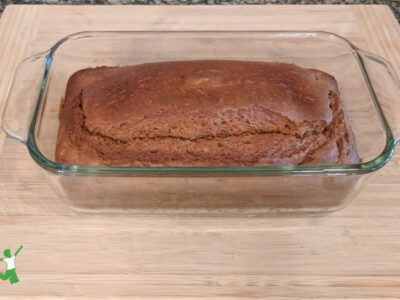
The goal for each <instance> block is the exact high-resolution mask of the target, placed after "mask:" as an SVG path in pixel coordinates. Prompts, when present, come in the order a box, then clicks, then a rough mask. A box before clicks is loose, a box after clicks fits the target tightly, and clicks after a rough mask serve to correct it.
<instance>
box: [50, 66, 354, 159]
mask: <svg viewBox="0 0 400 300" xmlns="http://www.w3.org/2000/svg"><path fill="white" fill-rule="evenodd" d="M318 153H320V154H318ZM321 156H322V157H321ZM56 160H57V161H58V162H60V163H66V164H83V165H129V166H153V165H157V166H208V165H212V166H224V165H271V164H273V165H275V164H278V165H281V164H301V163H329V164H331V163H346V162H357V161H358V157H357V155H356V151H355V144H354V139H353V136H352V134H351V130H350V128H349V124H348V122H347V120H346V118H345V115H344V113H343V109H342V105H341V102H340V99H339V93H338V89H337V85H336V81H335V79H334V78H333V77H332V76H330V75H328V74H326V73H324V72H321V71H317V70H313V69H303V68H300V67H298V66H295V65H293V64H285V63H269V62H243V61H212V60H210V61H178V62H163V63H148V64H142V65H135V66H127V67H101V68H95V69H85V70H81V71H78V72H77V73H75V74H74V75H73V76H71V78H70V80H69V82H68V85H67V90H66V95H65V102H64V109H63V111H62V112H61V114H60V130H59V136H58V141H57V150H56Z"/></svg>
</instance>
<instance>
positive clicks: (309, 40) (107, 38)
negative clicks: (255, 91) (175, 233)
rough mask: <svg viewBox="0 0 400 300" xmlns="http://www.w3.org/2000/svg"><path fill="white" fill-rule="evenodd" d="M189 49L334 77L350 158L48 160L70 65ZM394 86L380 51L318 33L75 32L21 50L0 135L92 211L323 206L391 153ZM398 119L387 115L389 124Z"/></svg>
mask: <svg viewBox="0 0 400 300" xmlns="http://www.w3.org/2000/svg"><path fill="white" fill-rule="evenodd" d="M197 59H219V60H220V59H229V60H255V61H279V62H288V63H294V64H297V65H299V66H302V67H305V68H315V69H319V70H322V71H325V72H327V73H329V74H331V75H333V76H334V77H335V78H336V80H337V82H338V85H339V89H340V92H341V98H342V101H343V103H344V107H345V109H346V111H347V114H348V116H349V118H350V122H351V126H352V130H353V132H354V135H355V139H356V143H357V148H358V152H359V155H360V158H361V163H360V164H351V165H318V166H280V167H276V166H265V167H196V168H194V167H193V168H190V167H179V168H171V167H89V166H73V165H61V164H57V163H55V162H54V153H55V145H56V137H57V131H58V113H59V106H60V102H61V99H62V97H63V95H64V92H65V88H66V83H67V80H68V78H69V76H71V75H72V74H73V73H74V72H75V71H77V70H79V69H83V68H87V67H95V66H105V65H107V66H115V65H120V66H122V65H132V64H140V63H145V62H156V61H171V60H197ZM399 100H400V90H399V84H398V81H397V79H396V78H395V77H394V72H393V69H392V67H391V66H390V65H389V63H388V62H386V61H385V60H383V59H381V58H379V57H377V56H375V55H372V54H368V53H366V52H364V51H361V50H360V49H358V48H357V47H355V46H354V45H353V44H351V43H350V42H349V41H347V40H346V39H344V38H342V37H340V36H337V35H335V34H332V33H327V32H306V31H246V32H237V31H235V32H221V31H210V32H81V33H76V34H72V35H70V36H67V37H65V38H64V39H62V40H60V41H59V42H57V43H56V44H55V45H54V46H53V47H52V48H51V49H49V50H48V51H45V52H43V53H39V54H37V55H34V56H31V57H29V58H27V59H25V60H24V61H23V62H22V63H21V64H20V66H19V67H18V70H17V72H16V75H15V78H14V81H13V84H12V88H11V91H10V94H9V97H8V99H7V103H6V107H5V110H4V112H3V120H2V128H3V130H4V131H5V133H6V134H7V135H8V136H9V137H11V138H14V139H16V140H17V141H19V142H21V143H23V144H25V145H26V147H27V148H28V150H29V153H30V154H31V156H32V158H33V159H34V161H36V163H37V164H38V165H39V166H41V167H42V168H43V169H44V170H45V173H46V174H47V178H48V180H49V183H50V184H51V185H52V186H53V187H54V189H55V191H56V192H57V194H58V195H59V197H60V198H62V199H63V200H65V201H66V203H67V204H68V205H69V206H70V207H73V208H75V209H79V210H82V211H87V212H89V211H96V212H99V211H101V212H112V211H115V212H131V213H206V214H232V213H234V214H236V213H237V214H251V215H253V214H257V215H258V214H268V213H288V212H289V213H290V212H292V213H323V212H329V211H334V210H337V209H339V208H341V207H343V206H344V205H345V204H346V203H347V202H348V201H349V200H351V199H353V198H354V197H355V196H356V195H357V194H358V193H359V192H360V190H361V189H362V188H363V186H364V185H365V182H366V180H367V179H368V178H369V177H370V175H371V174H373V173H375V171H376V170H378V169H379V168H381V167H383V166H384V165H385V164H386V163H387V162H388V161H389V159H390V158H391V156H392V154H393V151H394V149H395V145H396V143H397V141H398V137H399V131H398V129H399V124H398V121H397V120H396V115H397V112H398V111H399ZM396 122H397V123H396Z"/></svg>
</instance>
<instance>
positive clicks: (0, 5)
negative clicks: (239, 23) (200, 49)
mask: <svg viewBox="0 0 400 300" xmlns="http://www.w3.org/2000/svg"><path fill="white" fill-rule="evenodd" d="M8 4H51V5H55V4H86V5H88V4H89V5H90V4H93V5H96V4H110V5H113V4H132V5H134V4H150V5H154V4H166V5H168V4H170V5H178V4H180V5H183V4H184V5H193V4H199V5H212V4H386V5H389V6H390V7H391V8H392V10H393V12H394V14H395V16H396V18H397V20H399V21H400V0H1V2H0V15H1V13H2V12H3V10H4V8H5V7H6V6H7V5H8Z"/></svg>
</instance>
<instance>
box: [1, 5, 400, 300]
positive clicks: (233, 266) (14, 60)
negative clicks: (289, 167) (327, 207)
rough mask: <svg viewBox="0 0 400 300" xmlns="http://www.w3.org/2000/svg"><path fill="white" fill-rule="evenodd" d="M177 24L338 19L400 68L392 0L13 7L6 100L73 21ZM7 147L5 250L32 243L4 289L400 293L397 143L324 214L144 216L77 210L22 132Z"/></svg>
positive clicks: (74, 293)
mask: <svg viewBox="0 0 400 300" xmlns="http://www.w3.org/2000/svg"><path fill="white" fill-rule="evenodd" d="M178 29H188V30H189V29H190V30H211V29H219V30H244V29H249V30H268V29H280V30H282V29H289V30H290V29H302V30H325V31H331V32H334V33H337V34H339V35H342V36H344V37H346V38H348V39H350V40H351V41H352V42H354V43H355V44H356V45H358V46H359V47H361V48H363V49H365V50H368V51H370V52H373V53H376V54H378V55H380V56H383V57H385V58H387V59H388V60H390V61H391V62H392V63H393V65H394V66H395V68H396V70H397V72H398V74H400V27H399V25H398V24H397V22H396V20H395V18H394V17H393V15H392V13H391V11H390V9H389V8H388V7H386V6H186V7H180V6H162V7H159V6H95V7H94V6H91V7H89V6H8V7H7V9H6V11H5V12H4V14H3V15H2V17H1V19H0V100H1V101H2V104H3V103H4V99H5V97H6V95H7V93H8V90H9V88H10V83H11V78H12V76H13V73H14V71H15V68H16V65H17V64H18V63H19V62H20V61H21V59H23V58H24V57H26V56H28V55H30V54H32V53H34V52H38V51H42V50H44V49H46V48H49V47H50V46H52V45H53V43H55V42H56V41H57V40H58V39H60V38H62V37H64V36H65V35H68V34H70V33H73V32H77V31H83V30H178ZM249 51H251V49H249ZM398 100H399V101H400V99H398ZM1 145H2V146H1V151H2V153H1V156H0V250H3V249H6V248H11V249H12V250H13V251H15V250H16V249H17V248H18V247H19V245H24V248H23V250H22V251H21V252H20V253H19V255H18V257H17V260H16V264H17V273H18V276H19V278H20V282H19V283H18V284H15V285H13V286H11V285H10V284H9V282H6V281H0V298H2V299H10V298H12V296H15V297H20V298H26V299H32V297H33V296H37V297H43V296H47V298H51V297H57V296H62V297H78V296H80V297H83V298H88V297H93V298H98V297H113V296H114V297H118V296H120V297H122V296H126V297H128V296H135V297H137V298H141V297H143V298H144V297H154V298H157V299H158V298H162V297H164V298H170V299H176V298H177V297H184V298H194V297H208V298H216V299H221V298H233V297H242V298H245V299H248V298H261V299H265V298H267V297H268V296H270V297H271V298H274V299H276V298H286V297H287V298H289V297H290V298H307V299H310V298H315V299H323V298H343V297H347V298H366V297H371V298H376V299H382V298H383V297H393V298H397V297H400V176H399V175H400V169H399V166H400V157H399V155H398V154H396V155H395V157H394V158H393V159H392V161H391V162H390V163H389V164H388V165H387V166H385V167H384V168H383V169H382V170H380V171H379V172H378V174H377V175H376V176H375V177H374V178H372V180H371V181H370V183H369V185H368V186H367V187H366V189H365V190H364V192H363V193H362V194H361V195H360V196H359V197H358V198H357V199H356V200H355V201H353V202H352V203H351V204H350V205H349V206H348V207H346V208H345V209H344V210H342V211H340V212H337V213H333V214H331V215H328V216H325V217H312V218H310V217H302V218H299V217H291V218H233V217H224V218H204V217H203V218H201V217H190V218H189V217H168V216H164V217H139V216H134V217H133V216H115V215H111V216H104V215H82V214H76V213H74V212H71V211H70V210H68V209H67V208H66V207H65V206H64V205H63V204H62V202H60V201H59V200H58V199H57V198H56V197H55V195H54V193H53V192H52V190H51V189H50V188H49V186H48V184H47V183H46V181H45V180H44V177H43V174H42V171H41V169H40V168H39V167H38V166H36V165H35V163H34V162H33V161H32V159H31V158H30V157H29V154H28V153H27V151H26V149H25V148H24V147H23V146H22V145H21V144H18V143H16V142H14V141H11V140H9V139H5V138H4V135H3V133H2V138H1ZM0 254H1V252H0ZM4 270H5V264H4V263H2V262H0V272H4ZM146 299H147V298H146Z"/></svg>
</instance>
